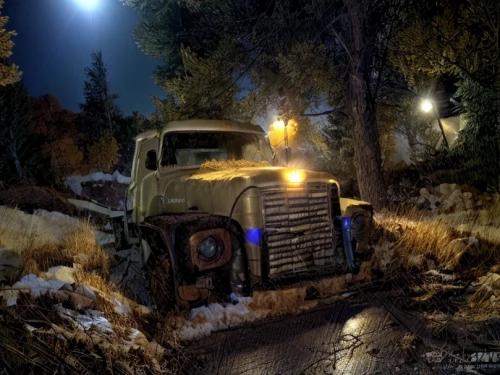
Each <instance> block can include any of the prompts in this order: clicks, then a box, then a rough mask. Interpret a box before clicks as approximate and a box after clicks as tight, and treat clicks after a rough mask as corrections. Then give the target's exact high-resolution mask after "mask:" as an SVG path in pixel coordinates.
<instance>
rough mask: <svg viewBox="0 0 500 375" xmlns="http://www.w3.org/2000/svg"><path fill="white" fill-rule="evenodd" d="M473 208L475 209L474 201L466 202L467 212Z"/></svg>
mask: <svg viewBox="0 0 500 375" xmlns="http://www.w3.org/2000/svg"><path fill="white" fill-rule="evenodd" d="M473 208H474V201H473V200H467V201H465V209H466V210H472V209H473Z"/></svg>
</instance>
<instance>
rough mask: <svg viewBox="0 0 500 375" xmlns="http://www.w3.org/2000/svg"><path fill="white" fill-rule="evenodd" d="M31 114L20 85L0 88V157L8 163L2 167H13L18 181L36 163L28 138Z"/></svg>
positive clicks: (25, 94)
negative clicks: (0, 155)
mask: <svg viewBox="0 0 500 375" xmlns="http://www.w3.org/2000/svg"><path fill="white" fill-rule="evenodd" d="M31 115H32V114H31V107H30V100H29V95H28V90H27V89H26V87H25V86H24V85H23V83H22V82H17V83H14V84H11V85H8V86H5V87H3V88H2V87H0V154H2V155H3V158H4V159H5V160H7V161H8V163H6V164H5V165H2V167H5V168H10V166H13V167H14V168H13V170H15V173H16V175H17V179H18V180H21V179H23V177H25V176H26V175H28V176H29V174H30V172H31V171H27V170H26V167H28V169H29V167H32V166H33V165H34V164H35V163H36V161H35V160H34V159H36V157H37V155H36V152H34V150H32V149H30V147H29V145H30V140H29V138H28V129H29V125H30V121H31ZM2 164H3V163H2ZM10 169H12V168H10ZM7 174H8V172H7Z"/></svg>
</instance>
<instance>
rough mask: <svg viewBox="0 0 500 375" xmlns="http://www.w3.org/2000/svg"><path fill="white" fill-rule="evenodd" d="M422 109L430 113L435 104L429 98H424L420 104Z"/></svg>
mask: <svg viewBox="0 0 500 375" xmlns="http://www.w3.org/2000/svg"><path fill="white" fill-rule="evenodd" d="M420 108H421V109H422V111H424V112H427V113H429V112H430V111H432V108H433V104H432V102H431V101H430V100H429V99H425V100H422V104H421V105H420Z"/></svg>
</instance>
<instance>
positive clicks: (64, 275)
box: [46, 266, 76, 284]
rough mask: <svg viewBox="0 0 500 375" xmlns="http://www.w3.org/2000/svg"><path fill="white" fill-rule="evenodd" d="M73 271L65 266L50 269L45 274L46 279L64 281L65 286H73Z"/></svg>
mask: <svg viewBox="0 0 500 375" xmlns="http://www.w3.org/2000/svg"><path fill="white" fill-rule="evenodd" d="M74 272H75V270H74V269H73V268H70V267H66V266H57V267H51V268H49V270H48V271H47V273H46V276H47V279H49V280H50V279H56V280H60V281H64V282H65V283H67V284H74V283H75V282H76V280H75V276H74Z"/></svg>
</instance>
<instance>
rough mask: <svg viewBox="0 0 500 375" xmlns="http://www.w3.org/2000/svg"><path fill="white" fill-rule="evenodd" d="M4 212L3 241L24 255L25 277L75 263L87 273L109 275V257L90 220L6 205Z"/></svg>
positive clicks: (0, 233) (1, 210)
mask: <svg viewBox="0 0 500 375" xmlns="http://www.w3.org/2000/svg"><path fill="white" fill-rule="evenodd" d="M0 214H2V217H1V218H0V243H1V244H2V245H3V246H5V247H8V248H10V249H12V250H15V251H17V252H19V254H20V255H21V258H22V263H23V269H22V270H21V276H24V275H27V274H31V273H33V274H39V273H40V272H44V271H47V270H48V269H49V268H50V267H53V266H59V265H67V266H72V265H73V264H74V263H77V264H80V265H81V267H82V269H83V270H84V271H86V272H91V271H92V272H95V273H97V274H98V275H101V276H104V275H107V273H108V269H109V264H110V260H109V257H108V255H107V254H106V253H105V252H104V251H103V250H102V249H101V247H100V245H99V243H98V241H97V239H96V236H95V228H94V227H93V226H92V225H91V224H90V223H89V222H88V221H87V222H83V221H77V220H76V219H74V220H73V219H72V221H71V222H68V223H65V222H64V221H63V220H60V219H47V218H44V217H37V216H32V215H27V214H25V213H23V212H21V211H18V210H12V209H10V208H6V207H0ZM68 220H70V219H68Z"/></svg>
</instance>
